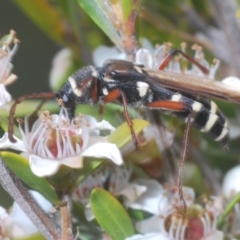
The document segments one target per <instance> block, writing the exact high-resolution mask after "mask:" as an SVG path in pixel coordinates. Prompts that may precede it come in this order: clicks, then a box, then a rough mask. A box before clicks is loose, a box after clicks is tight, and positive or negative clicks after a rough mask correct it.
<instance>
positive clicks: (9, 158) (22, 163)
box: [1, 152, 60, 205]
mask: <svg viewBox="0 0 240 240" xmlns="http://www.w3.org/2000/svg"><path fill="white" fill-rule="evenodd" d="M1 158H2V160H3V162H4V163H5V164H6V165H7V166H8V167H9V169H10V170H11V171H12V172H13V173H15V174H16V176H17V177H19V178H20V179H21V180H22V181H23V182H24V183H26V184H27V185H28V186H29V187H30V188H32V189H33V190H36V191H37V192H39V193H41V194H42V195H43V196H44V197H45V198H47V199H48V200H49V201H50V202H51V203H53V204H55V205H58V204H59V203H60V202H59V201H58V197H57V195H56V193H55V191H54V190H53V188H52V187H51V186H50V184H49V183H48V182H47V180H46V179H45V178H39V177H37V176H36V175H34V174H33V173H32V171H31V169H30V166H29V162H28V160H27V159H26V158H24V157H22V156H21V155H18V154H16V153H12V152H1Z"/></svg>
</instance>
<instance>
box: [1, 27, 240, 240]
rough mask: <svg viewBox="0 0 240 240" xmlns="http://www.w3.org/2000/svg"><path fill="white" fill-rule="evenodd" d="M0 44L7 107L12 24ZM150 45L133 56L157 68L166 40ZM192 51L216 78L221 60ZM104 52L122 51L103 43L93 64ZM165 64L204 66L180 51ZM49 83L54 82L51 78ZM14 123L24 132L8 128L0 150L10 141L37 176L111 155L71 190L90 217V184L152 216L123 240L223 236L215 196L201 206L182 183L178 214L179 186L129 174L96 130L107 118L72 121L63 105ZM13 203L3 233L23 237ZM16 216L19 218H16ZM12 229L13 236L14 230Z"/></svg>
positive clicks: (180, 68)
mask: <svg viewBox="0 0 240 240" xmlns="http://www.w3.org/2000/svg"><path fill="white" fill-rule="evenodd" d="M12 43H14V47H13V48H12V49H11V48H10V46H11V44H12ZM0 44H1V45H0V47H1V49H0V107H6V103H7V102H9V101H10V99H11V97H10V95H9V94H8V93H7V91H6V89H5V85H7V84H9V83H10V82H12V81H13V80H15V79H16V76H15V75H12V74H11V69H12V64H11V63H10V60H11V59H12V57H13V55H14V54H15V52H16V49H17V46H18V41H17V39H16V38H15V33H14V32H13V31H11V33H10V34H9V35H8V36H7V38H5V40H4V41H2V42H1V43H0ZM149 46H150V45H149V44H148V48H141V49H139V50H138V51H137V53H136V58H135V62H136V63H138V64H142V65H144V66H145V67H147V68H150V69H158V68H159V65H160V64H161V63H162V62H163V61H164V59H165V58H166V56H168V53H169V52H170V49H171V44H170V43H166V44H163V45H161V46H157V47H156V48H152V47H149ZM193 50H194V51H195V56H194V59H195V60H196V61H198V62H199V63H200V64H201V65H203V66H204V67H205V68H206V69H207V70H208V71H209V74H208V77H209V78H214V76H215V73H216V70H217V68H218V66H219V62H218V61H217V60H214V63H213V64H212V65H210V64H209V63H208V62H207V61H206V60H205V57H204V54H203V51H202V49H201V47H199V46H197V45H195V46H194V47H193ZM102 51H104V54H102ZM182 51H183V52H185V51H186V45H185V44H182ZM64 54H66V55H67V56H68V55H69V52H68V51H67V52H66V51H65V53H64ZM116 55H117V56H116ZM99 56H100V58H99ZM102 56H105V57H106V56H107V58H115V59H116V58H117V59H125V58H126V56H125V55H124V54H122V53H118V52H117V50H116V49H115V48H110V51H109V52H108V51H107V50H106V47H101V48H99V49H98V50H97V51H95V53H94V59H95V62H96V65H97V66H98V65H101V64H102V63H103V62H104V61H105V60H106V59H103V58H102ZM61 57H62V56H61ZM65 60H66V59H65ZM59 66H62V65H61V64H59V63H58V62H57V64H56V66H55V67H57V68H59ZM64 66H65V67H66V68H67V67H68V62H65V64H64ZM164 71H170V72H176V73H183V74H194V75H198V76H202V75H203V73H202V71H201V70H200V69H199V68H198V67H197V66H195V65H194V64H192V66H191V67H190V68H188V65H186V64H185V59H184V58H183V57H182V56H181V55H177V56H176V57H174V58H173V59H171V61H170V62H169V63H168V64H167V65H166V66H165V68H164ZM57 73H58V71H57ZM51 75H52V77H53V78H55V77H56V78H57V77H59V75H58V74H56V73H55V72H54V71H53V72H52V74H51ZM60 75H61V74H60ZM225 82H227V83H226V84H232V80H231V81H230V82H231V83H228V80H227V81H225ZM235 84H239V80H238V81H237V83H235V82H234V84H233V85H234V86H235ZM53 86H57V84H56V82H55V80H54V81H53ZM19 125H20V126H19V131H20V134H21V139H19V138H17V137H16V136H14V138H15V140H16V142H15V143H12V142H11V141H9V139H8V133H5V134H4V136H3V137H2V138H1V139H0V149H9V148H10V149H14V150H17V151H19V152H21V154H22V155H23V156H24V157H26V158H27V159H28V160H29V163H30V167H31V170H32V172H33V173H34V174H35V175H37V176H39V177H50V176H53V175H55V174H56V173H57V172H58V170H59V169H60V167H61V166H62V165H65V166H67V167H69V168H73V169H80V168H82V167H83V160H84V157H93V158H105V159H109V160H111V161H112V162H108V165H106V166H104V167H102V168H100V169H98V170H96V171H95V172H93V173H91V174H90V175H89V176H87V178H86V179H85V180H84V181H82V182H81V183H80V184H79V186H78V187H77V188H76V189H75V190H74V191H73V193H72V199H73V200H74V201H76V202H79V203H81V204H82V205H83V206H84V207H85V214H86V218H87V220H89V221H90V220H92V219H93V218H94V215H93V212H92V211H91V207H90V203H89V198H90V193H91V191H92V190H93V189H94V188H95V187H98V188H99V187H100V188H105V189H106V190H107V191H109V192H110V193H111V194H112V195H114V196H116V197H119V196H121V197H122V198H123V205H124V206H125V207H126V208H131V209H133V210H141V211H144V212H148V213H149V214H151V215H152V216H151V217H149V218H147V219H144V220H142V221H138V222H136V224H135V228H136V231H137V234H136V235H134V236H131V237H129V238H127V240H141V239H142V240H143V239H149V240H150V239H151V240H158V239H164V240H215V239H216V240H217V239H218V240H221V239H223V237H224V236H223V235H224V234H223V232H222V231H219V230H217V220H218V217H219V216H220V214H221V213H222V208H223V204H222V202H221V198H212V199H211V200H209V201H207V203H206V204H205V205H204V206H201V205H199V204H196V203H195V193H194V190H193V189H191V188H187V187H183V195H184V199H185V201H186V205H187V212H186V214H182V202H181V201H180V200H179V194H178V191H177V189H172V188H164V187H163V186H162V185H160V183H159V182H157V181H156V180H151V179H135V180H133V181H131V176H132V166H131V165H127V164H125V165H123V166H118V165H122V164H123V163H124V162H123V159H122V155H121V152H120V150H119V149H118V148H117V146H116V145H115V144H112V143H109V142H108V137H107V136H104V137H103V136H101V135H100V130H104V131H108V132H111V131H113V130H114V127H113V126H112V125H111V124H110V123H108V122H106V121H104V120H103V121H101V122H97V121H96V119H94V118H93V117H91V116H84V115H81V114H80V115H78V116H76V117H75V118H74V119H73V120H69V118H68V114H67V111H66V109H64V108H61V110H60V112H59V114H50V113H49V112H48V111H45V112H42V113H41V114H40V116H39V118H38V119H37V120H36V121H35V122H34V124H33V125H32V127H29V119H28V117H25V119H24V120H23V121H19ZM165 135H166V143H165V144H163V143H162V142H160V140H159V139H156V142H157V145H158V147H159V149H160V150H164V147H165V146H168V147H169V146H170V145H171V144H172V141H173V134H172V133H168V132H167V131H166V134H165ZM153 136H155V138H156V129H155V128H154V127H152V126H151V127H149V128H148V130H147V131H146V132H145V137H146V139H151V138H152V137H153ZM113 163H114V164H113ZM239 176H240V174H239ZM106 183H107V184H106ZM225 185H226V184H225ZM225 185H224V186H225ZM226 188H227V189H229V188H228V187H226ZM224 191H225V190H224ZM238 191H239V189H238ZM15 208H16V205H15V204H14V207H13V210H12V212H11V213H10V214H8V213H7V212H6V210H5V209H3V208H1V207H0V239H5V238H10V237H14V236H17V237H21V236H23V237H25V236H29V235H32V234H35V233H36V232H37V229H36V228H35V227H34V226H33V224H32V223H31V221H30V220H29V219H28V220H26V222H30V223H29V225H28V226H27V227H26V226H22V225H21V224H19V222H17V223H16V221H15V220H14V219H15V218H14V217H12V216H13V215H14V216H15V214H14V213H15ZM239 212H240V211H239V207H238V206H237V205H236V208H235V222H234V224H235V225H234V224H233V225H232V232H236V231H237V229H238V228H239V226H238V223H239V222H240V221H239V219H240V214H239ZM17 215H18V214H17ZM17 219H18V221H19V217H17ZM25 228H27V229H28V230H29V231H30V232H28V231H27V230H26V229H25ZM15 231H16V234H18V235H16V234H15Z"/></svg>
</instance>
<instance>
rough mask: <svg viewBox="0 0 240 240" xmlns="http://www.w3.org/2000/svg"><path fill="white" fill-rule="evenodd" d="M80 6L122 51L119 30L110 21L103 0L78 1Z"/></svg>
mask: <svg viewBox="0 0 240 240" xmlns="http://www.w3.org/2000/svg"><path fill="white" fill-rule="evenodd" d="M78 3H79V5H80V6H81V7H82V8H83V10H84V11H85V12H86V13H87V14H88V15H89V16H90V17H91V18H92V20H93V21H94V22H95V23H96V24H97V25H98V26H99V27H100V28H101V29H102V31H103V32H104V33H105V34H106V35H107V36H108V37H109V38H110V39H111V40H112V41H113V43H114V44H115V45H116V46H118V47H119V48H120V49H121V39H120V36H119V33H118V31H117V29H116V28H115V27H114V25H113V23H112V22H111V20H110V19H109V17H108V15H107V13H106V11H105V8H104V5H103V1H101V0H91V1H89V0H78Z"/></svg>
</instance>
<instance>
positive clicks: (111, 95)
mask: <svg viewBox="0 0 240 240" xmlns="http://www.w3.org/2000/svg"><path fill="white" fill-rule="evenodd" d="M120 97H121V98H122V104H123V110H124V111H123V112H124V117H125V119H126V122H127V124H128V126H129V128H130V131H131V135H132V139H133V142H134V145H135V148H136V150H137V148H138V140H137V136H136V134H135V132H134V130H133V123H132V119H131V117H130V116H129V113H128V108H127V99H126V96H125V94H124V93H123V92H122V91H121V90H119V89H114V90H112V91H111V92H109V94H108V95H107V96H106V97H104V98H103V102H104V103H109V102H112V101H114V100H117V99H118V98H120Z"/></svg>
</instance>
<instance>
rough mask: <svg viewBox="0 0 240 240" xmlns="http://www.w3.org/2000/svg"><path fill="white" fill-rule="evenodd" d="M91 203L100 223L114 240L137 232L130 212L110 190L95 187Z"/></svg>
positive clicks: (122, 238)
mask: <svg viewBox="0 0 240 240" xmlns="http://www.w3.org/2000/svg"><path fill="white" fill-rule="evenodd" d="M90 203H91V208H92V211H93V213H94V216H95V217H96V220H97V221H98V223H99V225H100V226H101V227H102V228H103V229H104V231H105V232H106V233H107V234H108V235H109V236H110V237H111V238H112V239H113V240H124V239H126V238H127V237H130V236H132V235H133V234H134V233H135V231H134V227H133V223H132V221H131V219H130V217H129V215H128V213H127V212H126V210H125V209H124V208H123V206H122V205H121V204H120V203H119V202H118V200H117V199H116V198H115V197H113V196H112V195H111V194H110V193H109V192H107V191H106V190H104V189H102V188H95V189H93V191H92V192H91V196H90Z"/></svg>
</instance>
